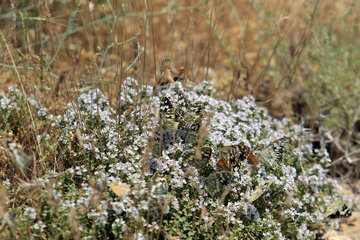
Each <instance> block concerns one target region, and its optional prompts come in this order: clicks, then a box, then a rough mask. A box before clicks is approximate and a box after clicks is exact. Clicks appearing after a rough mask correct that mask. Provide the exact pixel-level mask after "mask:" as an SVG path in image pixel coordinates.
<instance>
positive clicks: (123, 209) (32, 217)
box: [0, 78, 338, 239]
mask: <svg viewBox="0 0 360 240" xmlns="http://www.w3.org/2000/svg"><path fill="white" fill-rule="evenodd" d="M138 88H139V87H138V83H137V81H136V80H135V79H132V78H128V79H126V81H125V82H124V84H123V85H122V87H121V95H120V99H119V102H118V104H119V106H120V114H116V111H115V109H114V108H113V107H112V106H111V105H110V102H109V100H108V98H107V97H106V96H105V95H104V93H102V92H101V91H100V90H99V89H91V90H89V91H87V92H86V93H83V94H81V95H80V96H79V98H78V101H77V102H76V103H75V104H74V103H69V104H68V106H67V111H66V112H65V113H64V114H62V115H59V116H57V117H55V118H54V117H53V116H52V115H51V114H50V113H49V112H48V110H47V109H46V108H44V107H42V106H39V105H38V103H36V102H33V101H31V100H29V99H26V98H25V97H21V96H22V94H21V93H20V92H19V91H18V90H17V92H15V91H14V90H13V89H11V91H10V93H11V94H10V98H7V97H5V96H4V95H3V96H1V97H0V107H1V108H0V111H1V112H2V114H7V115H3V116H7V117H8V118H7V119H4V118H3V119H2V122H1V124H2V125H1V126H2V129H6V127H7V126H8V125H9V120H8V119H9V116H10V115H9V113H10V112H11V111H13V110H14V109H17V108H18V106H19V103H18V101H20V100H19V99H20V98H21V99H22V100H21V101H28V102H29V103H30V104H31V105H34V106H36V107H35V110H36V118H37V119H38V120H42V121H44V120H46V121H47V125H48V127H49V128H50V129H51V131H48V132H47V133H43V134H42V135H39V136H38V137H37V139H38V140H41V141H43V142H41V141H40V142H41V143H43V144H45V142H46V139H50V135H49V132H52V134H53V135H54V137H55V138H56V140H57V147H56V151H55V152H54V154H55V155H56V158H58V159H61V161H62V162H63V167H64V170H63V171H54V170H51V169H54V166H55V169H56V164H53V165H54V166H48V169H47V170H46V171H45V173H44V174H43V175H42V176H41V177H38V178H36V179H33V180H32V181H31V182H30V183H27V184H26V185H24V184H23V185H22V186H23V188H24V191H25V192H28V193H32V194H28V199H29V201H25V202H22V203H21V204H16V206H17V208H18V210H17V211H16V217H15V220H13V221H14V224H15V225H16V230H13V229H11V228H9V229H11V230H10V232H11V231H16V235H18V236H19V237H20V238H26V237H28V236H29V235H32V236H34V237H38V238H45V239H46V238H54V237H56V238H72V237H74V236H78V237H80V236H81V238H106V237H109V238H117V239H121V238H126V239H148V238H155V239H156V238H161V237H164V238H169V237H170V236H180V237H182V238H184V239H187V238H195V239H214V238H219V239H227V238H231V239H247V238H249V239H314V238H315V236H314V233H313V232H312V231H313V228H311V227H309V226H312V225H315V224H316V223H320V222H322V221H324V216H323V213H324V211H325V207H326V206H327V205H329V203H330V202H331V200H332V199H333V198H334V195H337V194H338V187H337V184H336V181H334V180H333V179H330V178H328V177H327V175H326V171H325V169H326V167H328V166H329V164H330V162H331V159H329V157H328V154H327V153H326V152H322V151H314V150H313V149H312V146H311V143H310V142H309V141H307V140H306V138H304V136H303V135H304V131H303V129H302V127H301V126H299V125H296V124H293V123H292V122H291V121H290V120H288V119H283V120H281V121H280V120H277V119H273V118H271V117H270V116H269V114H268V112H267V111H266V110H265V109H263V108H261V107H259V106H258V105H257V104H256V103H255V99H254V98H253V97H252V96H248V97H244V98H243V99H238V100H237V101H235V102H233V103H229V102H225V101H221V100H217V99H216V98H214V97H212V95H213V94H214V93H215V90H214V89H213V88H212V87H211V83H209V82H203V83H202V84H201V85H198V86H196V87H194V89H192V90H186V89H183V87H182V86H181V85H179V84H177V83H175V84H172V85H170V86H169V87H168V88H166V89H163V90H162V91H160V92H159V94H158V95H153V92H152V88H151V87H149V86H143V87H142V88H140V89H138ZM179 91H181V92H183V93H184V94H185V95H186V96H187V97H188V98H189V100H190V102H195V101H201V102H202V103H203V105H204V106H205V110H206V112H207V116H206V117H205V119H204V120H203V122H205V123H207V124H205V125H206V126H207V129H206V130H207V132H208V134H207V135H206V139H205V142H206V144H207V145H208V146H211V147H212V149H213V154H212V156H211V158H210V162H209V166H208V167H207V168H205V169H204V170H198V169H196V168H194V167H192V166H189V165H188V164H186V163H185V162H183V159H182V157H181V153H182V152H183V151H184V150H185V149H186V147H187V146H185V145H184V144H183V143H182V140H181V139H182V137H181V136H182V135H184V133H183V131H184V130H178V131H171V130H166V131H164V149H163V154H162V156H161V157H156V158H155V157H152V155H151V145H152V144H153V143H152V135H153V132H154V129H155V126H156V124H157V122H158V110H159V104H160V97H161V96H167V97H168V98H169V99H171V101H172V102H173V103H174V105H177V102H178V94H177V93H178V92H179ZM14 96H16V97H14ZM130 106H131V107H132V108H133V110H132V111H131V112H130V113H129V111H127V110H128V109H129V108H130ZM284 136H286V137H288V138H289V139H290V140H291V142H292V143H294V144H292V145H289V146H288V147H287V149H286V152H285V156H284V163H283V164H282V166H281V167H280V168H278V169H275V170H273V171H272V170H269V169H268V168H267V167H265V166H264V165H262V164H260V165H259V166H258V167H254V166H252V165H250V164H248V163H246V162H244V163H243V164H242V167H241V168H240V169H236V170H235V172H234V176H233V181H232V183H231V191H230V192H229V194H228V195H227V196H226V197H225V198H220V199H219V198H211V197H210V196H209V195H208V194H207V193H206V191H205V190H204V182H203V179H204V175H208V174H210V172H211V171H219V168H218V166H217V160H218V158H219V149H220V148H221V147H223V146H228V145H233V144H239V143H243V144H244V145H246V146H248V147H251V148H252V149H254V152H255V154H257V153H259V151H261V150H262V148H263V147H264V146H265V145H267V144H268V143H270V142H271V140H274V139H278V138H281V137H284ZM295 143H297V144H295ZM44 147H45V148H47V150H49V149H50V148H51V147H53V145H50V146H44ZM155 172H159V173H162V174H163V175H164V176H165V178H166V179H167V181H168V184H169V193H168V195H167V196H166V199H165V200H166V201H164V202H162V203H161V204H164V205H167V206H166V207H167V209H165V208H162V207H159V205H161V204H160V203H159V202H156V201H152V200H151V197H150V195H149V191H150V190H149V188H150V181H151V177H152V176H153V175H154V173H155ZM4 180H5V179H4ZM267 180H272V181H273V184H272V185H271V187H270V188H269V190H268V191H267V192H266V193H264V194H263V195H262V196H261V197H260V198H259V199H258V200H256V201H254V202H250V201H249V199H250V197H251V192H252V190H253V189H254V188H255V187H256V186H257V185H258V184H260V183H262V182H264V181H267ZM11 181H13V180H11V179H7V180H6V181H4V183H3V185H4V186H5V189H6V191H7V194H8V195H9V196H14V195H15V192H14V191H13V190H12V189H11V188H10V186H9V185H10V184H11ZM114 182H116V183H119V184H122V183H126V184H128V185H129V186H130V191H129V192H128V193H127V194H124V195H117V194H116V193H115V192H114V191H112V190H111V188H110V183H114ZM13 184H15V183H13ZM34 193H36V194H34ZM30 199H31V201H30ZM13 201H16V200H13ZM6 214H9V213H6ZM4 216H5V215H4ZM4 219H5V218H3V220H1V224H4V223H7V220H4ZM29 226H30V228H29ZM25 229H26V230H25ZM8 234H9V236H10V234H15V233H8Z"/></svg>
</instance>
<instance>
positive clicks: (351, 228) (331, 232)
mask: <svg viewBox="0 0 360 240" xmlns="http://www.w3.org/2000/svg"><path fill="white" fill-rule="evenodd" d="M359 193H360V180H359V181H357V182H356V183H354V186H353V190H352V189H351V188H350V186H349V185H347V184H342V190H341V194H344V195H350V196H352V197H353V198H354V201H355V204H356V205H357V206H359V204H360V194H359ZM339 223H340V228H339V229H333V228H332V227H331V226H330V225H329V224H328V225H327V226H326V227H325V234H324V235H323V236H321V238H320V239H321V240H322V239H324V240H360V210H359V209H354V210H353V212H352V215H351V217H349V218H347V219H341V220H339Z"/></svg>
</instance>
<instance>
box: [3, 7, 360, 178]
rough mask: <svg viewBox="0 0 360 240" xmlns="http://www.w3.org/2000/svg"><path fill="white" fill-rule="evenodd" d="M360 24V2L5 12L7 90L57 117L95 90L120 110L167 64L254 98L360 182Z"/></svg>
mask: <svg viewBox="0 0 360 240" xmlns="http://www.w3.org/2000/svg"><path fill="white" fill-rule="evenodd" d="M359 17H360V3H359V2H358V1H353V0H343V1H311V0H309V1H304V0H294V1H285V0H268V1H260V0H257V1H248V0H244V1H233V0H221V1H220V0H214V1H205V0H184V1H165V0H158V1H146V0H145V1H117V0H107V1H106V0H104V1H90V0H83V1H70V0H63V1H61V0H59V1H52V0H49V1H48V0H22V1H6V0H5V1H1V3H0V26H1V40H0V45H1V48H0V56H1V58H0V59H1V60H0V66H1V68H0V86H1V89H2V90H3V91H5V89H6V87H8V86H11V85H13V84H18V85H19V86H21V88H20V89H22V91H24V92H25V93H26V94H28V95H33V96H35V97H36V99H38V101H39V102H41V103H42V104H44V105H46V106H47V107H48V108H49V109H50V111H51V112H53V113H54V114H57V113H60V112H63V111H64V110H65V107H66V103H67V102H69V100H75V99H76V98H77V97H78V95H79V94H80V93H81V89H84V88H87V87H94V86H96V87H99V88H101V89H102V90H103V91H104V92H105V93H106V94H107V96H108V97H109V98H110V100H111V101H112V103H113V104H114V105H115V104H116V102H117V99H118V97H119V96H118V92H119V88H120V86H121V82H122V81H123V80H124V79H125V78H126V77H127V76H133V77H135V78H136V79H138V80H139V81H140V83H141V84H154V82H155V79H156V76H157V74H158V72H159V67H160V62H161V60H162V59H163V58H164V57H169V58H170V59H171V60H172V62H173V64H174V65H175V66H176V67H178V68H184V69H185V78H186V79H188V80H189V82H190V83H198V82H201V81H203V80H204V79H205V80H212V83H213V85H214V86H215V87H216V88H217V89H218V91H217V93H216V94H217V97H219V98H223V99H226V100H231V99H237V98H240V97H242V96H246V95H249V94H251V95H254V96H255V98H256V100H257V102H258V103H259V104H260V105H262V106H266V107H267V108H268V109H269V111H270V113H271V114H272V115H273V116H275V117H279V118H283V117H289V118H293V119H296V120H297V121H299V122H303V123H304V124H305V126H306V127H308V128H311V129H312V130H313V131H314V132H315V133H317V134H316V138H315V139H314V147H316V148H325V147H326V148H327V149H328V151H329V153H330V155H331V157H332V159H333V167H332V174H333V176H347V177H348V179H349V177H350V178H353V177H355V178H358V177H359V170H360V168H359V156H360V152H359V143H360V121H359V112H360V107H359V103H360V95H359V94H358V93H359V90H360V79H359V76H360V74H359V72H360V44H359V37H360V36H359V35H360V34H359V33H360V32H359V22H360V21H359ZM24 113H25V116H26V117H25V120H23V121H21V122H19V123H18V125H16V126H17V127H18V130H16V129H15V127H14V129H13V130H14V131H15V132H16V134H17V136H18V138H19V139H22V140H21V141H22V144H23V145H24V146H26V147H24V148H26V149H31V150H32V152H38V151H40V150H39V148H38V147H37V146H36V144H32V143H34V142H35V139H33V138H34V136H35V134H29V132H32V131H34V129H35V128H38V129H39V128H40V127H38V126H33V125H31V124H30V123H31V114H30V112H29V110H28V109H26V108H24ZM19 129H22V130H21V131H20V130H19Z"/></svg>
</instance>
